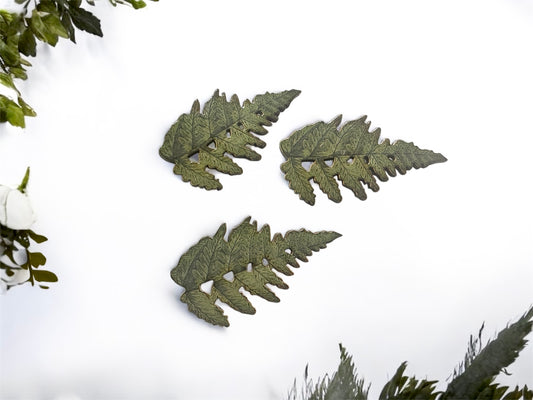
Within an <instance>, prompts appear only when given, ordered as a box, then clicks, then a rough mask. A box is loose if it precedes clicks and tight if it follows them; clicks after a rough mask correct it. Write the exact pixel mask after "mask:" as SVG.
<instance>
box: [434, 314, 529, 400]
mask: <svg viewBox="0 0 533 400" xmlns="http://www.w3.org/2000/svg"><path fill="white" fill-rule="evenodd" d="M532 318H533V307H531V308H530V309H529V310H528V311H527V312H526V313H525V314H524V315H523V316H522V317H521V318H520V319H519V320H518V321H517V322H515V323H514V324H511V325H509V326H508V327H507V328H505V329H503V330H502V331H500V333H499V334H498V336H497V337H496V339H494V340H492V341H489V342H488V343H487V345H486V346H485V347H484V348H483V349H482V350H481V351H479V353H478V354H476V355H475V357H473V359H472V360H471V361H470V362H469V363H468V365H466V366H465V368H464V371H463V372H462V373H461V374H460V375H458V376H456V377H454V379H453V380H452V381H451V382H450V384H449V385H448V387H447V388H446V392H445V393H444V395H443V399H463V398H464V399H477V398H485V397H484V396H482V394H483V393H486V392H487V391H490V392H494V390H496V388H497V386H496V387H493V388H491V383H492V381H493V380H494V378H495V377H496V376H497V375H498V374H499V373H500V372H501V371H502V370H503V369H504V368H506V367H508V366H509V365H511V364H512V363H513V362H514V361H515V360H516V358H517V357H518V354H519V352H520V351H521V350H522V349H523V348H524V347H525V345H526V343H527V340H525V337H526V336H527V335H528V334H529V333H530V332H531V328H532V325H533V322H532ZM525 389H526V390H525V391H524V393H525V395H527V393H528V392H527V388H525ZM524 397H525V396H524Z"/></svg>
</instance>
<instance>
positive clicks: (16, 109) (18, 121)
mask: <svg viewBox="0 0 533 400" xmlns="http://www.w3.org/2000/svg"><path fill="white" fill-rule="evenodd" d="M6 121H7V122H9V123H10V124H11V125H13V126H18V127H21V128H24V127H25V126H26V124H25V121H24V111H23V110H22V108H21V107H20V106H19V105H18V104H17V103H15V102H14V101H13V100H11V99H8V98H7V97H6V96H4V95H0V122H6Z"/></svg>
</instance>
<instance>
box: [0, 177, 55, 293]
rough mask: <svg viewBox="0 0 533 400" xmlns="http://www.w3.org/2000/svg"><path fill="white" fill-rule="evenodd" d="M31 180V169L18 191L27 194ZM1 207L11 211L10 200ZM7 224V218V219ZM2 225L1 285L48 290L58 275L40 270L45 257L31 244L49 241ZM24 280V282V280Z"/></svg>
mask: <svg viewBox="0 0 533 400" xmlns="http://www.w3.org/2000/svg"><path fill="white" fill-rule="evenodd" d="M29 177H30V169H29V168H28V169H27V170H26V174H25V175H24V178H23V179H22V182H21V183H20V185H19V186H18V188H17V189H16V190H18V191H19V192H21V193H25V192H26V186H27V185H28V181H29ZM5 201H6V204H2V207H6V208H7V207H8V204H7V202H8V200H7V199H5ZM6 220H7V217H6ZM7 225H9V222H6V225H3V224H2V223H0V271H1V272H2V274H1V276H0V284H1V286H2V288H4V289H5V290H9V289H10V288H12V287H13V286H15V285H20V284H23V283H27V282H29V283H31V285H32V286H34V285H35V283H36V282H39V287H41V288H42V289H48V288H49V286H48V285H47V284H48V283H51V282H57V280H58V279H57V275H56V274H54V273H53V272H51V271H47V270H44V269H39V267H41V266H43V265H44V264H45V263H46V257H45V256H44V254H43V253H41V252H36V251H30V246H31V245H32V243H31V242H32V241H33V242H35V243H37V244H39V243H43V242H45V241H47V240H48V239H47V238H46V237H45V236H43V235H39V234H37V233H35V232H34V231H32V230H31V229H13V228H11V227H9V226H7ZM21 277H22V279H21Z"/></svg>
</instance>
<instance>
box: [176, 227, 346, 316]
mask: <svg viewBox="0 0 533 400" xmlns="http://www.w3.org/2000/svg"><path fill="white" fill-rule="evenodd" d="M225 233H226V225H225V224H222V225H221V226H220V228H219V229H218V231H217V232H216V233H215V235H214V236H213V237H204V238H202V239H201V240H200V241H199V242H198V243H197V244H195V245H194V246H192V247H191V248H190V249H189V250H188V251H187V252H186V253H185V254H183V255H182V256H181V258H180V260H179V262H178V265H177V266H176V267H174V268H173V269H172V271H171V273H170V275H171V277H172V279H173V280H174V282H176V283H177V284H178V285H181V286H183V287H184V288H185V292H184V293H183V295H182V296H181V300H182V301H183V302H184V303H186V304H187V305H188V307H189V310H190V311H191V312H193V313H194V314H195V315H196V316H198V317H199V318H202V319H204V320H205V321H207V322H210V323H212V324H214V325H221V326H229V322H228V320H227V317H226V316H225V315H224V312H223V310H222V309H221V308H220V307H218V306H217V305H216V304H215V302H216V301H217V300H220V301H222V302H223V303H226V304H228V305H229V306H230V307H232V308H233V309H235V310H237V311H239V312H241V313H246V314H255V309H254V307H253V306H252V305H251V303H250V302H249V301H248V299H247V298H246V297H245V295H244V294H243V293H241V289H244V290H246V291H248V292H249V293H251V294H254V295H257V296H260V297H262V298H264V299H265V300H268V301H271V302H279V298H278V297H277V296H276V295H275V294H274V293H273V292H272V291H271V290H270V289H269V288H268V287H267V286H266V285H267V284H269V285H273V286H276V287H278V288H280V289H287V288H288V286H287V284H285V282H283V280H282V279H281V278H280V277H279V276H278V275H277V274H276V273H275V272H274V271H278V272H281V273H283V274H284V275H292V271H291V270H290V269H289V268H288V267H287V265H291V266H292V267H298V266H299V264H298V260H300V261H304V262H305V261H307V256H309V255H311V254H312V252H313V251H319V250H320V249H323V248H325V247H326V245H327V244H328V243H329V242H331V241H333V240H335V239H336V238H338V237H339V236H340V234H338V233H336V232H326V231H322V232H317V233H313V232H309V231H306V230H300V231H289V232H287V234H286V235H285V236H282V235H281V234H276V235H275V236H274V238H273V239H272V240H271V237H270V228H269V226H268V225H264V226H263V227H262V228H261V230H259V231H258V230H257V223H256V222H255V221H254V222H253V223H250V217H248V218H246V219H245V220H244V221H243V222H242V223H241V224H240V225H239V226H237V227H236V228H234V229H233V230H232V231H231V232H230V234H229V236H228V240H227V241H226V240H225V239H224V235H225ZM228 275H230V276H228ZM209 281H213V285H212V288H211V292H210V293H204V292H203V291H202V290H201V285H202V284H204V283H206V282H209Z"/></svg>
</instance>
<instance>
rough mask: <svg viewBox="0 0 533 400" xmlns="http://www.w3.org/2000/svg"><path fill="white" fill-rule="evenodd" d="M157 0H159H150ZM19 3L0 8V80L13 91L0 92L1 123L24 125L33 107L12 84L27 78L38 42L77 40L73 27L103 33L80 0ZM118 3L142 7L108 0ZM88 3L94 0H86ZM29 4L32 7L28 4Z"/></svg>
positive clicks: (137, 1) (130, 0)
mask: <svg viewBox="0 0 533 400" xmlns="http://www.w3.org/2000/svg"><path fill="white" fill-rule="evenodd" d="M152 1H158V0H152ZM15 2H16V3H17V4H21V5H22V10H21V12H8V11H6V10H0V83H1V84H2V85H3V86H4V87H6V88H7V89H8V90H11V91H12V92H14V97H15V98H16V101H15V100H14V99H11V98H10V97H8V96H6V95H4V94H0V123H3V122H8V123H10V124H11V125H13V126H18V127H22V128H24V127H25V126H26V123H25V117H34V116H35V115H36V113H35V111H34V110H33V108H32V107H31V106H30V105H28V104H27V103H26V102H25V101H24V100H23V98H22V94H21V92H20V90H19V89H18V88H17V86H16V84H15V80H16V79H21V80H26V79H27V78H28V75H27V68H28V67H31V65H32V64H31V63H30V62H29V61H28V59H27V57H35V56H36V55H37V42H38V41H41V42H44V43H46V44H48V45H50V46H55V45H56V44H57V43H58V41H59V38H64V39H70V40H71V41H72V42H73V43H76V29H79V30H81V31H85V32H88V33H90V34H92V35H96V36H103V33H102V28H101V25H100V20H99V19H98V18H97V17H96V16H95V15H94V14H92V13H91V12H90V11H88V10H87V9H85V8H83V7H82V0H40V1H37V0H15ZM109 2H110V3H111V4H112V5H113V6H116V5H117V4H129V5H131V6H132V7H133V8H135V9H139V8H143V7H145V6H146V3H145V2H144V1H142V0H109ZM87 3H88V4H89V5H91V6H94V5H95V2H94V1H93V0H87ZM30 6H32V7H30Z"/></svg>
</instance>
